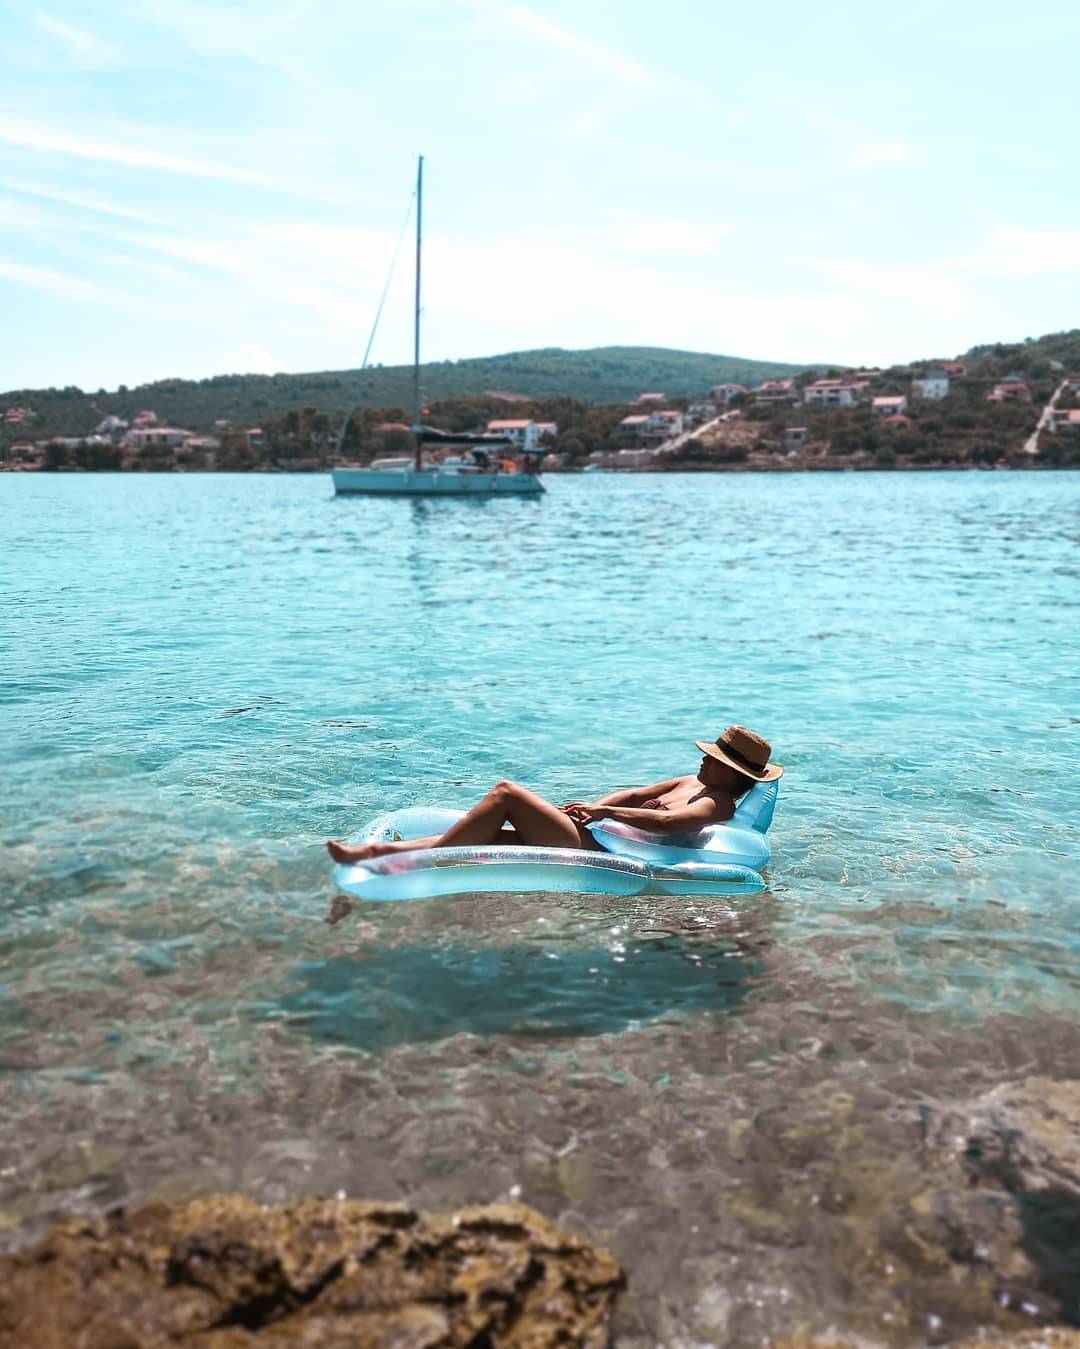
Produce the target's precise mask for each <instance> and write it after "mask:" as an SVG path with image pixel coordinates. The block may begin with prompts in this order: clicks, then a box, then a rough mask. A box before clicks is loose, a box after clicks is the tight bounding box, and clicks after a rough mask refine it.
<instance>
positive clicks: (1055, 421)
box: [1047, 408, 1080, 435]
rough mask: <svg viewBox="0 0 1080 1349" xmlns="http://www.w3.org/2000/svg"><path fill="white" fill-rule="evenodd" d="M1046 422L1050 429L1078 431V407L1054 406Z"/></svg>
mask: <svg viewBox="0 0 1080 1349" xmlns="http://www.w3.org/2000/svg"><path fill="white" fill-rule="evenodd" d="M1047 424H1048V426H1049V428H1050V430H1051V431H1053V432H1054V433H1055V435H1056V434H1057V432H1058V431H1080V408H1054V409H1053V411H1052V412H1051V413H1050V416H1049V418H1048V420H1047Z"/></svg>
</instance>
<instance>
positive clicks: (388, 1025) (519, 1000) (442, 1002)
mask: <svg viewBox="0 0 1080 1349" xmlns="http://www.w3.org/2000/svg"><path fill="white" fill-rule="evenodd" d="M762 972H763V962H762V961H761V960H760V959H759V958H758V957H757V956H756V955H752V954H750V953H748V952H747V950H746V947H745V944H744V943H742V942H739V941H737V940H733V939H731V940H724V941H715V940H713V941H711V942H709V943H708V944H705V943H702V942H700V941H697V942H695V941H690V940H687V939H686V938H683V937H678V936H667V937H658V938H650V939H647V940H629V941H627V942H626V943H625V944H622V943H615V944H614V945H612V946H603V947H591V948H575V949H565V948H562V949H559V948H551V947H541V946H534V945H514V946H503V947H498V948H488V949H484V950H460V949H445V948H444V949H438V948H430V947H422V946H412V945H406V946H399V947H396V948H394V949H390V950H380V951H376V952H373V953H368V952H366V951H365V952H357V953H356V954H355V955H353V956H343V957H338V958H336V959H332V960H321V961H309V962H306V963H304V964H301V965H298V966H297V967H296V970H295V972H294V973H295V976H296V978H297V979H298V980H299V982H300V987H298V988H296V989H295V991H293V992H292V993H290V994H288V995H286V996H285V997H283V998H282V999H281V1000H280V1001H279V1003H278V1004H277V1008H278V1011H279V1014H280V1015H281V1016H283V1017H284V1018H286V1019H287V1020H289V1021H291V1022H293V1023H296V1024H297V1025H299V1026H302V1027H303V1028H304V1029H306V1031H307V1033H308V1034H309V1035H311V1036H312V1037H313V1038H314V1039H317V1040H326V1041H332V1042H336V1043H341V1044H346V1045H348V1046H350V1047H351V1048H354V1049H361V1050H365V1051H367V1052H379V1051H382V1050H387V1049H390V1048H393V1047H394V1046H396V1045H401V1044H409V1043H416V1042H418V1041H432V1040H441V1039H444V1038H446V1037H448V1036H451V1035H457V1034H459V1033H461V1032H463V1031H464V1032H468V1033H470V1034H473V1035H523V1036H533V1037H535V1036H540V1037H550V1038H558V1037H564V1036H589V1035H604V1034H609V1033H612V1032H618V1031H623V1030H631V1029H634V1028H636V1027H638V1026H640V1025H642V1024H643V1023H647V1022H651V1021H656V1020H657V1019H659V1018H661V1017H665V1016H679V1015H682V1014H685V1013H688V1012H723V1013H727V1014H729V1015H730V1014H733V1013H735V1012H736V1011H738V1009H739V1008H740V1006H741V1005H742V1004H743V1002H744V1000H745V998H746V995H747V992H748V989H749V988H750V987H751V986H752V985H753V984H754V983H755V982H759V981H760V979H761V977H762ZM271 1015H273V1014H271Z"/></svg>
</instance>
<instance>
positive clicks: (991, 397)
mask: <svg viewBox="0 0 1080 1349" xmlns="http://www.w3.org/2000/svg"><path fill="white" fill-rule="evenodd" d="M986 401H987V402H988V403H1030V402H1031V389H1030V387H1029V386H1028V382H1027V380H1025V379H1021V378H1020V377H1019V376H1016V375H1013V376H1011V377H1010V378H1008V379H1003V380H1001V381H1000V382H999V383H997V384H995V385H994V387H993V388H992V389H991V390H990V392H989V393H988V394H987V395H986Z"/></svg>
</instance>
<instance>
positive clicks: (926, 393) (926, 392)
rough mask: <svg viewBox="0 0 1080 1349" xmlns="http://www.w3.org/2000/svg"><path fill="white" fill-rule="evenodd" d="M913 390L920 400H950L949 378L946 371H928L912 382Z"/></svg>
mask: <svg viewBox="0 0 1080 1349" xmlns="http://www.w3.org/2000/svg"><path fill="white" fill-rule="evenodd" d="M911 389H912V392H913V393H916V394H918V395H919V397H920V398H948V396H949V376H948V375H947V374H946V373H945V371H944V370H928V371H927V372H926V374H925V375H921V376H920V377H919V378H918V379H914V380H912V381H911Z"/></svg>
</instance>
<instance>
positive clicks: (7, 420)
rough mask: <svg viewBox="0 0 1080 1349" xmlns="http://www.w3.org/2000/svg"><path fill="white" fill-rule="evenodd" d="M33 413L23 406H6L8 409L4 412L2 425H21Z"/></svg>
mask: <svg viewBox="0 0 1080 1349" xmlns="http://www.w3.org/2000/svg"><path fill="white" fill-rule="evenodd" d="M33 415H34V414H33V413H32V412H31V411H30V409H29V408H24V407H13V408H8V410H7V411H6V412H5V413H4V425H5V426H21V425H22V424H23V423H24V422H28V421H29V420H30V419H31V418H32V417H33Z"/></svg>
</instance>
